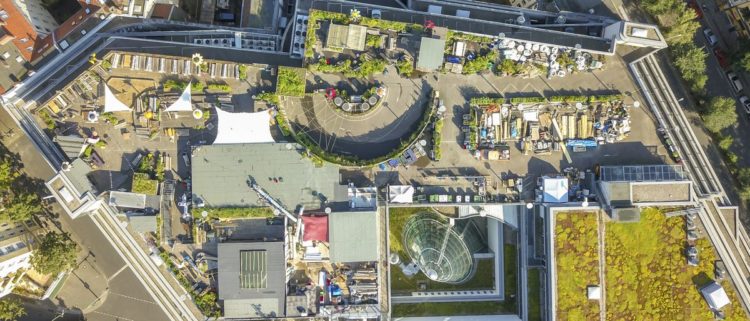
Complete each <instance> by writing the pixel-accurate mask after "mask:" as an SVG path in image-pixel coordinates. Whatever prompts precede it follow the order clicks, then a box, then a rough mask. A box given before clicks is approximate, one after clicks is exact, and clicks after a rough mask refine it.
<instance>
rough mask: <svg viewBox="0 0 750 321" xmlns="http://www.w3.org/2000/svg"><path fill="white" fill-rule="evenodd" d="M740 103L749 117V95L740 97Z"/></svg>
mask: <svg viewBox="0 0 750 321" xmlns="http://www.w3.org/2000/svg"><path fill="white" fill-rule="evenodd" d="M740 104H741V105H742V108H744V109H745V114H746V115H747V117H750V98H748V97H747V96H742V97H740Z"/></svg>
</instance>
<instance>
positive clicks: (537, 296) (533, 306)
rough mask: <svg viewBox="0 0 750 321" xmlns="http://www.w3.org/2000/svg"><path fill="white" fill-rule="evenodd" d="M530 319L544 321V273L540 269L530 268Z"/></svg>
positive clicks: (530, 320)
mask: <svg viewBox="0 0 750 321" xmlns="http://www.w3.org/2000/svg"><path fill="white" fill-rule="evenodd" d="M527 275H528V286H529V321H542V297H541V295H542V293H541V291H542V283H541V276H542V273H541V271H540V270H539V269H529V273H528V274H527Z"/></svg>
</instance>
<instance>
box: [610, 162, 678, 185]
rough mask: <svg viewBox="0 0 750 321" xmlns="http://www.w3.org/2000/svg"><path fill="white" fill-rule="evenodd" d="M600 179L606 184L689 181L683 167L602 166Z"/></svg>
mask: <svg viewBox="0 0 750 321" xmlns="http://www.w3.org/2000/svg"><path fill="white" fill-rule="evenodd" d="M599 179H600V180H601V181H605V182H632V181H636V182H643V181H645V182H648V181H651V182H657V181H684V180H688V175H687V172H685V168H684V167H682V165H633V166H602V167H600V168H599Z"/></svg>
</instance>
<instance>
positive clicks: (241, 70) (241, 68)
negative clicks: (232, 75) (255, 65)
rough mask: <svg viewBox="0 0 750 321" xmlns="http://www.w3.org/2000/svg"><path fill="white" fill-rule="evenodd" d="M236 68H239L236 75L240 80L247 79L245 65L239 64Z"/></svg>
mask: <svg viewBox="0 0 750 321" xmlns="http://www.w3.org/2000/svg"><path fill="white" fill-rule="evenodd" d="M237 69H239V74H238V75H237V77H239V78H240V80H245V79H247V65H240V66H239V67H237Z"/></svg>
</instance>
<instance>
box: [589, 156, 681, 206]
mask: <svg viewBox="0 0 750 321" xmlns="http://www.w3.org/2000/svg"><path fill="white" fill-rule="evenodd" d="M692 186H693V182H692V181H691V180H690V179H689V178H688V175H687V173H686V172H685V169H684V168H683V167H682V165H644V166H602V167H601V168H600V169H599V182H598V188H599V190H600V196H601V198H602V204H603V205H605V206H607V207H609V208H610V209H611V208H625V207H632V206H679V205H691V204H692V203H693V201H694V198H695V196H694V195H693V194H694V193H693V188H692Z"/></svg>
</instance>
